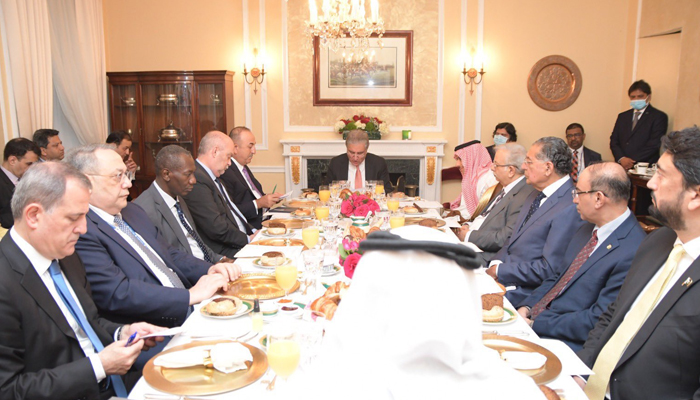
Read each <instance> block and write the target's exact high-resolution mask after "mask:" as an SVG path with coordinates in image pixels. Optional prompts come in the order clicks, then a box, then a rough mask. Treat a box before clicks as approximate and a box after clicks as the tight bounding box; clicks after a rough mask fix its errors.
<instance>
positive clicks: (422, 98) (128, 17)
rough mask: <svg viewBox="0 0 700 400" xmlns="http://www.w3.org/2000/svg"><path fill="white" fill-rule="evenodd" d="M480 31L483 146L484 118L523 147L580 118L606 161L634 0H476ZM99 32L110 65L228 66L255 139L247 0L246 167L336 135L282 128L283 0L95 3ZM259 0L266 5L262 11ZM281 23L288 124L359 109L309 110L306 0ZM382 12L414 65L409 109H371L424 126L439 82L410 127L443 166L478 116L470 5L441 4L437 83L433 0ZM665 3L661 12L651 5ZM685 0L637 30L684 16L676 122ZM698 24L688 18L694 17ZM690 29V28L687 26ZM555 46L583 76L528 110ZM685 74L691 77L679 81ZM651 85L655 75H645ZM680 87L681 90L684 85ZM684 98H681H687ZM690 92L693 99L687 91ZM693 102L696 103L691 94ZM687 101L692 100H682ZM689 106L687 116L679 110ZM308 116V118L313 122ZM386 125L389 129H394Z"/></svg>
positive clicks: (628, 69) (626, 63) (270, 162)
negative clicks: (470, 82) (561, 95)
mask: <svg viewBox="0 0 700 400" xmlns="http://www.w3.org/2000/svg"><path fill="white" fill-rule="evenodd" d="M667 2H670V3H674V4H675V3H678V4H682V7H678V8H683V7H685V8H684V10H685V11H683V10H681V11H679V12H678V14H679V15H678V16H676V18H675V19H674V18H670V17H668V12H667V9H668V8H669V6H668V4H666V3H667ZM484 3H485V10H484V20H483V32H484V38H483V40H484V49H485V52H486V54H487V57H488V59H487V64H486V70H487V73H486V75H485V77H484V83H483V84H482V85H483V98H482V104H481V107H482V113H481V118H482V128H481V136H482V140H483V142H484V144H486V145H489V144H491V143H492V140H491V137H490V134H491V131H492V129H493V126H494V125H495V124H496V123H498V122H502V121H510V122H512V123H514V124H515V126H516V127H517V129H518V135H519V137H520V142H521V143H522V144H523V145H525V146H527V145H529V144H530V143H532V142H533V141H534V140H536V139H537V138H539V137H541V136H545V135H557V136H562V135H563V130H564V128H565V127H566V125H567V124H569V123H571V122H574V121H576V122H580V123H582V124H583V125H584V126H585V128H586V133H587V143H586V144H587V145H588V146H589V147H591V148H593V149H595V150H597V151H599V152H601V153H602V154H603V157H604V158H611V154H610V151H609V149H608V137H609V134H610V131H611V129H612V125H613V123H614V121H615V118H616V115H617V114H618V113H619V112H621V111H624V110H625V109H627V108H628V107H629V106H628V99H627V97H626V91H627V87H628V86H629V84H630V83H631V81H632V71H633V69H634V61H635V60H634V49H635V30H636V26H637V4H638V2H637V0H627V1H624V0H619V1H612V2H611V1H608V0H590V1H588V2H586V3H585V4H584V3H581V2H562V1H557V0H539V1H537V2H536V7H535V6H533V2H523V1H519V0H499V1H485V2H484ZM103 4H104V17H105V40H106V48H107V70H108V71H137V70H170V69H187V70H196V69H230V70H233V71H235V72H236V77H235V85H234V87H235V97H236V100H235V112H236V117H235V123H236V124H237V125H240V124H245V125H249V126H251V127H252V128H253V130H254V131H255V132H256V135H257V137H258V142H261V137H260V134H261V131H262V122H263V121H262V115H263V113H262V110H263V103H262V100H263V98H264V97H263V95H262V93H261V92H258V94H257V95H253V93H252V90H251V91H250V100H249V103H250V108H251V110H250V114H251V119H250V121H246V118H245V115H246V109H245V101H244V83H243V80H242V76H241V72H242V71H241V70H242V65H241V64H242V60H243V53H244V52H243V48H244V40H243V37H244V30H243V25H242V22H243V19H244V14H243V9H244V4H247V8H248V18H247V20H248V22H249V27H248V34H249V39H248V46H249V47H250V48H253V47H258V48H260V47H265V52H264V53H265V69H266V72H268V75H266V78H265V80H266V90H267V92H266V100H267V119H266V123H267V132H268V143H269V146H268V147H269V149H268V150H261V151H259V152H258V155H257V156H256V159H255V160H254V162H253V164H254V165H257V166H271V167H278V168H279V167H281V166H282V165H283V158H282V155H281V154H282V147H281V145H280V144H279V140H282V139H292V138H295V139H296V138H320V139H333V138H336V137H337V136H336V135H335V134H334V133H333V132H330V131H328V132H285V128H284V126H285V125H284V114H283V93H284V87H283V79H282V71H283V68H284V58H283V36H284V34H285V33H286V32H283V25H284V24H283V22H284V21H283V16H282V7H283V5H284V4H285V3H284V1H283V0H265V1H261V0H250V1H246V2H245V3H244V1H243V0H207V1H204V2H193V1H191V0H149V1H139V0H104V1H103ZM261 4H264V5H265V7H264V9H262V10H261V9H260V6H261ZM286 4H287V7H288V9H287V13H288V18H287V21H286V22H287V23H288V28H287V32H289V35H290V38H289V43H290V49H289V51H290V65H289V72H290V77H289V79H290V82H293V83H295V85H294V87H293V88H291V90H290V92H289V94H290V105H291V106H292V107H290V109H293V110H294V113H293V116H294V117H295V118H297V119H296V120H295V119H294V118H290V119H291V122H292V124H296V123H302V122H303V121H299V117H300V116H302V117H303V120H304V121H306V120H310V121H308V122H306V123H304V125H319V126H321V125H330V124H331V122H332V121H334V120H335V119H336V118H338V117H341V116H345V115H353V114H354V113H355V112H356V111H358V110H361V111H365V109H361V108H359V107H354V108H337V107H313V106H312V105H311V103H310V101H311V100H310V99H311V97H310V95H311V88H310V86H309V82H310V80H311V69H310V65H311V64H310V60H311V55H310V54H309V50H308V48H305V47H303V44H304V43H303V38H302V37H301V36H300V35H302V33H303V26H301V22H302V21H303V19H304V18H305V14H304V13H305V12H306V10H307V2H306V1H302V0H289V2H288V3H286ZM380 4H381V5H382V9H381V13H382V14H383V16H384V18H385V19H386V20H387V25H386V28H387V29H389V30H394V29H413V30H414V31H415V32H414V35H416V37H415V38H414V39H415V48H414V53H415V57H416V60H417V61H420V65H419V67H420V68H418V67H417V69H416V71H417V72H416V74H415V75H414V82H416V84H414V88H416V91H415V92H414V101H415V99H419V101H417V102H416V107H413V108H404V109H399V108H391V107H389V108H387V107H383V108H380V107H375V108H373V109H371V112H372V113H373V114H376V115H377V116H379V117H380V118H381V117H382V116H384V115H387V116H391V117H390V119H391V118H393V119H394V120H395V121H390V123H393V124H395V125H396V124H402V125H403V124H431V123H432V121H431V120H430V118H431V117H432V118H434V116H433V115H427V116H426V115H418V114H423V113H424V112H429V111H425V110H429V109H430V108H431V106H432V108H434V106H435V104H436V103H437V101H438V98H437V95H438V89H441V91H442V97H441V100H442V104H443V114H442V120H441V121H435V122H439V123H440V124H441V126H442V129H441V130H440V131H431V132H414V137H415V138H418V139H420V138H436V139H446V140H447V141H448V148H449V149H450V151H448V153H447V157H446V159H445V165H446V166H451V165H453V163H454V162H453V161H452V160H451V157H452V152H451V148H452V147H454V146H455V145H457V144H458V143H457V141H458V131H459V129H460V126H459V116H460V113H463V116H464V127H463V129H464V138H465V140H470V139H472V138H474V137H475V136H476V131H475V130H476V129H475V119H476V118H477V117H478V116H477V113H476V109H477V104H478V96H477V93H474V95H473V96H470V95H469V92H468V90H467V91H466V95H465V97H464V108H463V109H461V108H460V85H463V83H460V82H461V80H462V75H461V73H460V70H461V63H460V54H461V52H462V38H461V29H462V24H463V23H466V32H467V35H466V44H467V46H468V47H470V46H472V45H473V46H477V43H478V42H477V41H478V37H477V32H478V27H479V24H480V21H479V17H478V15H479V13H478V11H479V9H478V6H479V2H478V1H477V0H467V1H466V4H467V17H466V20H464V21H463V18H462V14H461V7H462V2H461V1H460V0H445V1H444V12H443V30H444V41H443V43H442V45H443V55H442V59H441V61H442V65H443V69H442V74H443V84H442V86H441V87H437V83H436V82H434V81H435V79H436V77H437V72H438V71H437V67H438V57H439V56H438V54H439V53H438V52H437V45H438V42H437V32H436V31H435V30H436V29H438V21H439V18H438V17H439V14H438V11H439V8H438V6H437V4H438V2H437V1H413V2H411V1H409V2H406V1H398V0H382V1H380ZM660 9H663V10H664V12H660V11H659V10H660ZM691 9H692V10H694V11H698V3H697V2H696V1H693V0H685V1H681V2H671V1H670V0H644V10H643V11H644V12H643V13H642V25H641V34H642V35H644V34H645V33H647V32H656V31H659V30H661V29H667V27H669V26H675V25H679V24H681V25H683V26H684V27H685V28H684V29H687V31H684V34H683V38H682V43H681V51H682V52H683V54H685V55H686V56H687V57H688V58H690V59H693V60H695V61H694V62H695V64H693V65H695V67H694V68H695V69H693V70H692V71H691V70H690V68H689V67H688V66H686V65H685V63H684V64H681V71H680V80H679V89H678V93H679V101H678V105H677V106H676V109H677V110H673V111H671V110H665V111H667V112H668V113H669V114H670V115H671V114H678V115H675V121H676V124H677V126H678V124H682V125H681V126H685V125H689V124H690V123H691V121H693V120H694V121H695V122H697V121H698V119H699V118H698V115H700V112H698V110H697V109H698V108H700V102H699V101H698V99H699V98H700V96H698V90H699V88H700V84H699V83H700V82H697V80H700V76H698V75H697V73H696V72H697V70H699V68H698V66H697V63H698V61H697V58H698V57H700V53H698V52H697V51H696V52H695V54H691V55H688V54H689V53H688V50H687V49H688V48H691V47H692V48H695V49H697V48H699V47H698V41H700V33H699V32H698V31H697V29H700V28H698V27H700V23H698V22H700V21H697V18H700V17H699V16H700V12H694V16H692V17H691V16H690V15H689V14H693V13H690V12H687V11H689V10H691ZM261 12H262V15H263V16H264V18H263V21H262V23H263V24H264V26H262V28H263V33H264V40H261V35H260V29H261V20H260V19H261V18H260V16H261ZM691 22H692V23H693V24H694V25H695V27H690V26H689V25H692V24H691ZM686 32H688V34H686ZM553 54H561V55H564V56H567V57H569V58H570V59H572V60H573V61H574V62H575V63H576V64H577V65H578V67H579V68H580V70H581V72H582V75H583V88H582V91H581V95H580V96H579V98H578V100H577V101H576V103H574V104H573V105H572V106H571V107H569V108H567V109H566V110H563V111H559V112H550V111H545V110H542V109H540V108H539V107H537V106H536V105H535V104H534V103H533V102H532V101H531V100H530V98H529V95H528V93H527V87H526V82H527V77H528V73H529V71H530V69H531V67H532V66H533V64H534V63H536V62H537V61H538V60H539V59H540V58H542V57H545V56H548V55H553ZM685 82H690V83H692V84H691V85H686V84H685ZM650 83H651V84H652V86H654V82H650ZM686 86H688V87H686ZM684 96H685V97H684ZM693 96H694V97H693ZM691 100H693V101H694V102H693V101H691ZM691 103H692V104H691ZM680 114H687V115H680ZM314 119H316V121H314ZM398 137H399V133H397V132H393V133H391V134H390V135H389V138H398ZM256 175H257V176H260V178H261V181H262V182H263V185H264V186H265V188H266V190H271V189H272V186H274V185H275V184H277V183H278V184H280V186H278V191H281V190H282V186H283V182H284V179H283V174H282V173H265V174H256ZM456 188H457V186H456V184H453V185H446V186H445V188H444V189H443V200H451V198H452V197H453V196H455V195H456V192H457V189H456Z"/></svg>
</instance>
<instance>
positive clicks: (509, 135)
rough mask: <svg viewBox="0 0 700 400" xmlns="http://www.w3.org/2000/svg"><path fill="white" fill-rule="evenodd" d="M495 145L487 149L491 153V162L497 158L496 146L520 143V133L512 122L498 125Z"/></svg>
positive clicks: (494, 133)
mask: <svg viewBox="0 0 700 400" xmlns="http://www.w3.org/2000/svg"><path fill="white" fill-rule="evenodd" d="M492 136H493V144H492V145H491V146H488V147H486V151H488V152H489V156H491V161H493V159H494V157H496V146H500V145H502V144H506V143H515V142H517V141H518V133H517V131H516V130H515V126H514V125H513V124H511V123H510V122H501V123H500V124H498V125H496V128H494V130H493V133H492Z"/></svg>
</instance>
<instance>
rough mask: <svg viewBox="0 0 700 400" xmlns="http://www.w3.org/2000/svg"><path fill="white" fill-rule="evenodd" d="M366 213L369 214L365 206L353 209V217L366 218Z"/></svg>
mask: <svg viewBox="0 0 700 400" xmlns="http://www.w3.org/2000/svg"><path fill="white" fill-rule="evenodd" d="M367 213H369V207H368V206H367V204H363V205H361V206H359V207H357V208H355V215H357V216H360V217H366V216H367Z"/></svg>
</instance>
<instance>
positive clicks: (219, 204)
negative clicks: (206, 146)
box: [185, 162, 248, 258]
mask: <svg viewBox="0 0 700 400" xmlns="http://www.w3.org/2000/svg"><path fill="white" fill-rule="evenodd" d="M195 164H196V165H197V169H195V171H194V176H195V178H196V179H197V183H195V184H194V187H193V188H192V191H191V192H190V193H189V194H187V196H185V200H186V201H187V205H188V206H189V208H190V212H191V213H192V217H193V218H194V222H195V224H197V232H199V234H200V235H201V237H202V240H203V241H204V243H206V244H207V246H209V247H211V249H212V250H214V251H215V252H217V253H219V254H223V255H225V256H226V257H229V258H234V257H235V256H236V253H238V250H240V249H241V248H243V246H245V245H246V244H248V235H246V233H245V232H241V230H240V229H238V224H237V223H236V220H235V218H234V216H233V212H232V211H231V208H229V206H228V204H227V202H226V199H224V196H223V195H222V194H221V192H220V191H219V189H218V188H217V185H216V183H215V182H214V180H212V179H211V177H210V176H209V174H208V173H207V171H206V170H205V169H204V168H203V167H202V166H201V165H200V164H199V162H196V163H195Z"/></svg>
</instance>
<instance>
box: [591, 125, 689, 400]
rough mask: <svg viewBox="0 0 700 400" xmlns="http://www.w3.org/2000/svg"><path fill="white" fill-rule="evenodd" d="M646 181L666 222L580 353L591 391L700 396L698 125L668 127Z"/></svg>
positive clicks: (616, 395) (595, 394)
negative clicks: (651, 174) (589, 371)
mask: <svg viewBox="0 0 700 400" xmlns="http://www.w3.org/2000/svg"><path fill="white" fill-rule="evenodd" d="M662 146H663V148H664V153H663V155H662V156H661V158H660V159H659V162H658V172H657V173H656V174H655V175H654V177H653V178H652V179H651V180H650V181H649V183H648V187H649V189H651V191H652V199H653V206H652V207H651V208H650V212H651V214H652V215H653V216H655V217H656V218H658V219H659V220H661V221H662V222H663V223H664V224H665V225H666V226H665V227H663V228H661V229H658V230H657V231H655V232H654V233H652V234H650V235H649V236H648V237H647V238H646V239H645V240H644V242H642V244H641V246H640V247H639V251H638V252H637V255H636V256H635V259H634V261H633V262H632V266H631V268H630V271H629V274H628V275H627V279H626V280H625V282H624V284H623V285H622V288H621V289H620V294H619V295H618V297H617V299H616V300H615V301H614V302H613V303H612V304H611V305H610V307H609V308H608V310H607V311H606V312H605V313H603V315H601V317H600V319H599V321H598V323H597V324H596V326H595V328H593V330H592V331H591V333H590V334H589V336H588V340H587V341H586V343H585V344H584V347H583V350H581V351H580V352H579V353H578V354H579V356H580V357H581V359H582V360H583V361H584V362H586V363H587V364H588V365H589V366H590V367H592V368H593V372H594V373H595V375H592V376H591V377H590V379H589V380H588V383H587V384H586V385H585V391H586V395H587V396H588V397H589V398H590V399H603V398H605V395H606V392H607V393H609V394H610V398H611V399H612V400H617V399H642V398H645V399H660V398H663V399H688V398H698V396H700V384H699V383H698V378H699V377H700V347H699V346H698V342H700V309H699V308H698V306H697V305H698V302H700V286H698V285H694V282H696V281H698V280H700V262H699V261H697V258H698V255H699V254H700V129H698V127H697V126H696V127H693V128H687V129H684V130H682V131H677V132H671V133H670V134H668V136H667V137H665V138H663V139H662Z"/></svg>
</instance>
